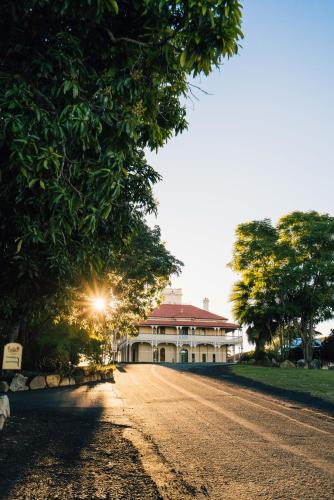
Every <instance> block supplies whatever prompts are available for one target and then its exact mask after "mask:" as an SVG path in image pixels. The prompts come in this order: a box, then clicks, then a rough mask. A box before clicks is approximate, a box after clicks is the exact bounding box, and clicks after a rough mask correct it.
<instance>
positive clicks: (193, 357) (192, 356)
mask: <svg viewBox="0 0 334 500" xmlns="http://www.w3.org/2000/svg"><path fill="white" fill-rule="evenodd" d="M191 362H192V363H195V353H194V352H193V353H192V355H191Z"/></svg>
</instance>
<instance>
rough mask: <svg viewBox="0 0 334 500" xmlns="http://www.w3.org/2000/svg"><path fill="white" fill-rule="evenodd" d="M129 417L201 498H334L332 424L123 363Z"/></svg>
mask: <svg viewBox="0 0 334 500" xmlns="http://www.w3.org/2000/svg"><path fill="white" fill-rule="evenodd" d="M123 370H124V371H119V372H117V374H116V388H117V391H119V394H120V395H121V396H122V397H123V398H124V399H125V401H124V404H125V407H126V408H127V411H128V413H129V418H130V420H131V421H132V422H133V423H134V425H135V426H136V427H137V428H138V429H141V430H142V431H143V432H144V433H145V434H146V435H147V436H151V437H152V439H153V442H154V443H155V445H156V449H157V450H158V451H159V453H160V456H161V457H162V458H163V460H164V461H165V463H166V464H167V465H168V466H169V468H170V469H173V470H175V472H176V475H177V477H179V478H182V479H183V480H184V481H185V482H186V484H187V485H188V486H189V488H188V491H189V493H191V492H193V494H194V495H195V496H196V497H198V498H202V497H203V498H205V497H209V498H214V499H222V498H226V499H227V498H229V499H254V498H272V499H274V498H275V499H278V498H282V499H290V498H293V499H296V498H303V499H320V498H321V499H325V498H328V499H330V498H331V499H332V498H334V419H333V418H330V417H329V416H326V415H325V414H321V413H319V412H318V411H308V410H307V409H305V408H303V407H302V406H300V405H292V404H289V403H286V402H283V401H282V400H279V399H274V398H272V397H268V396H267V395H266V396H265V395H261V394H258V393H255V392H253V391H250V390H245V389H242V388H240V387H237V386H235V385H234V386H233V385H231V384H229V383H225V382H224V381H221V380H214V379H212V378H209V377H205V376H200V375H197V374H193V373H190V372H188V371H184V372H181V371H179V369H178V370H177V369H171V368H167V367H163V366H160V365H125V366H124V369H123Z"/></svg>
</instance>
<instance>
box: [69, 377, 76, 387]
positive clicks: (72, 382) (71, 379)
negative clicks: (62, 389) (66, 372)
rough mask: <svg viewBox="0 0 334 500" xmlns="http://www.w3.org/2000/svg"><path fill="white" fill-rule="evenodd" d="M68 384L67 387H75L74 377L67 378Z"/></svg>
mask: <svg viewBox="0 0 334 500" xmlns="http://www.w3.org/2000/svg"><path fill="white" fill-rule="evenodd" d="M69 381H70V384H69V385H75V378H74V377H69Z"/></svg>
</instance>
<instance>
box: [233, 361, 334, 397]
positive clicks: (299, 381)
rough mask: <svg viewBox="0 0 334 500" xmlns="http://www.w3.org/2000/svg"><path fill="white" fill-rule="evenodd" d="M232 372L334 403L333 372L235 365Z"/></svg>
mask: <svg viewBox="0 0 334 500" xmlns="http://www.w3.org/2000/svg"><path fill="white" fill-rule="evenodd" d="M232 369H233V372H234V373H235V374H236V375H240V376H242V377H246V378H249V379H252V380H256V381H257V382H263V383H264V384H268V385H271V386H274V387H279V388H281V389H290V390H294V391H300V392H308V393H310V394H311V395H312V396H317V397H319V398H321V399H323V400H324V401H329V402H331V403H334V370H302V369H297V368H295V369H294V368H266V367H262V366H247V365H235V366H233V368H232Z"/></svg>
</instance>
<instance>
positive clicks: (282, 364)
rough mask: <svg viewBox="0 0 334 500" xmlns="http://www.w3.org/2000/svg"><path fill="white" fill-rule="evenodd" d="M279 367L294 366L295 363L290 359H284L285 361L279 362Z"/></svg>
mask: <svg viewBox="0 0 334 500" xmlns="http://www.w3.org/2000/svg"><path fill="white" fill-rule="evenodd" d="M280 367H281V368H296V365H295V364H294V363H292V361H289V360H288V359H286V360H285V361H283V362H282V363H281V364H280Z"/></svg>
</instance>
